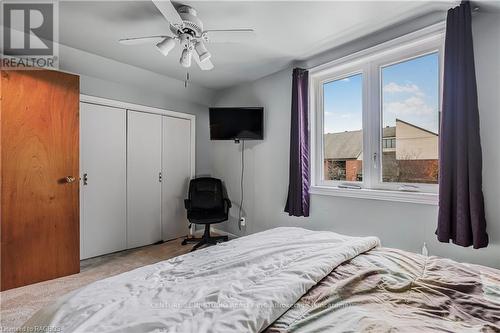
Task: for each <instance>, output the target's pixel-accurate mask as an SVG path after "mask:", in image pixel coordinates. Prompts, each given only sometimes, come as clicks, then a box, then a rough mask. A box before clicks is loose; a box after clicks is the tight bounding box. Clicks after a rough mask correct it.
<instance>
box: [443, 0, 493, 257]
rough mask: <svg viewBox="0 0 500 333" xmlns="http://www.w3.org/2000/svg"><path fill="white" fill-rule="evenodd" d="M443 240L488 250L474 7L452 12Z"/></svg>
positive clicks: (448, 45)
mask: <svg viewBox="0 0 500 333" xmlns="http://www.w3.org/2000/svg"><path fill="white" fill-rule="evenodd" d="M439 148H440V161H439V173H440V174H439V215H438V227H437V231H436V234H437V237H438V239H439V241H441V242H449V241H450V240H451V241H452V242H453V243H455V244H457V245H461V246H470V245H473V246H474V248H476V249H478V248H481V247H486V246H487V245H488V234H487V233H486V219H485V215H484V201H483V191H482V175H481V171H482V154H481V142H480V138H479V110H478V106H477V87H476V74H475V69H474V50H473V45H472V28H471V9H470V5H469V3H468V2H463V3H462V4H461V5H460V6H459V7H456V8H453V9H450V10H449V11H448V18H447V21H446V42H445V57H444V86H443V113H442V122H441V134H440V142H439Z"/></svg>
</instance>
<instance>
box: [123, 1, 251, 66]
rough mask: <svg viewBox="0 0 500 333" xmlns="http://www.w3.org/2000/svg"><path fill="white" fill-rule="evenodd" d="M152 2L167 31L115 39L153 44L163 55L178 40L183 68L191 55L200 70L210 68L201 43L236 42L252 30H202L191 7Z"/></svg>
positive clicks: (205, 51) (133, 43)
mask: <svg viewBox="0 0 500 333" xmlns="http://www.w3.org/2000/svg"><path fill="white" fill-rule="evenodd" d="M152 1H153V3H154V4H155V6H156V7H157V8H158V9H159V10H160V12H161V13H162V14H163V16H164V17H165V19H166V20H167V21H168V23H169V24H170V31H169V32H168V33H166V34H164V35H157V36H145V37H135V38H123V39H120V40H119V42H120V43H121V44H124V45H137V44H147V43H154V44H155V45H156V48H157V49H158V50H159V51H160V52H161V53H162V54H163V55H165V56H166V55H168V54H169V52H170V51H172V50H173V49H174V48H175V45H176V42H179V45H180V46H181V47H182V55H181V58H180V59H179V62H180V64H181V65H182V66H183V67H186V68H189V67H191V59H193V58H194V60H195V62H196V63H197V64H198V66H200V68H201V69H202V70H211V69H213V68H214V65H213V63H212V61H211V54H210V52H208V50H207V48H206V46H205V43H235V42H236V43H237V42H238V41H240V40H242V39H243V38H245V37H249V36H251V35H253V32H254V29H217V30H203V22H202V21H201V20H200V18H199V17H198V15H197V12H196V10H195V9H194V8H193V7H191V6H187V5H180V6H179V7H178V8H177V9H176V8H175V7H174V5H173V4H172V2H170V0H152Z"/></svg>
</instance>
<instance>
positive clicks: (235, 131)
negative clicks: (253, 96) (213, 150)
mask: <svg viewBox="0 0 500 333" xmlns="http://www.w3.org/2000/svg"><path fill="white" fill-rule="evenodd" d="M263 138H264V108H262V107H242V108H239V107H224V108H210V139H211V140H262V139H263Z"/></svg>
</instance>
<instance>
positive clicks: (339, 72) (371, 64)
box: [309, 24, 444, 205]
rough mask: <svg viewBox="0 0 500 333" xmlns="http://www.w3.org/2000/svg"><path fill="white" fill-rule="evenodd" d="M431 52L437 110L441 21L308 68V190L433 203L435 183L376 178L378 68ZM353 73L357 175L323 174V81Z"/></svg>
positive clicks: (379, 114) (379, 159)
mask: <svg viewBox="0 0 500 333" xmlns="http://www.w3.org/2000/svg"><path fill="white" fill-rule="evenodd" d="M435 52H438V57H439V60H438V64H439V79H438V80H439V81H438V89H439V97H438V98H439V102H438V112H440V111H441V102H442V80H443V55H444V25H442V24H439V25H435V26H431V27H428V28H426V29H422V30H420V31H417V32H415V33H412V34H409V35H406V36H403V37H399V38H396V39H394V40H391V41H389V42H386V43H383V44H380V45H378V46H375V47H372V48H369V49H366V50H363V51H360V52H357V53H355V54H353V55H349V56H346V57H343V58H341V59H339V60H336V61H333V62H331V63H327V64H325V65H321V66H318V67H316V68H313V69H311V70H310V80H309V82H310V83H309V91H310V94H309V96H310V99H309V106H310V108H309V110H310V119H311V125H310V135H311V140H310V142H311V164H312V165H311V166H312V167H311V170H312V173H311V187H310V193H312V194H320V195H335V196H345V197H355V198H368V199H379V200H390V201H400V202H411V203H423V204H432V205H437V199H438V198H437V193H438V189H439V188H438V185H437V184H422V183H389V182H383V181H382V156H383V155H382V151H383V138H382V126H383V123H382V122H383V118H382V116H383V114H382V112H383V110H382V102H383V100H382V99H383V98H382V69H383V68H384V67H387V66H390V65H392V64H397V63H401V62H404V61H408V60H411V59H415V58H418V57H421V56H425V55H428V54H432V53H435ZM355 74H362V75H363V84H362V87H363V93H362V96H363V101H362V106H363V120H362V124H363V181H361V182H349V181H333V180H324V175H323V171H324V168H323V163H324V162H323V156H324V155H323V154H324V150H323V139H324V133H323V129H324V127H323V120H324V119H323V118H324V110H323V84H324V83H328V82H331V81H335V80H338V79H342V78H345V77H348V76H351V75H355ZM340 184H350V185H358V186H360V187H361V188H360V189H344V188H339V185H340ZM404 185H410V186H418V192H408V191H404V190H402V189H403V188H402V186H404ZM406 189H408V187H406Z"/></svg>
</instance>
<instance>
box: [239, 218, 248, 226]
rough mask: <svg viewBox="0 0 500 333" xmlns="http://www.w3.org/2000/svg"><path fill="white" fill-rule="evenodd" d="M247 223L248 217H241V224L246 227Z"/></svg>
mask: <svg viewBox="0 0 500 333" xmlns="http://www.w3.org/2000/svg"><path fill="white" fill-rule="evenodd" d="M246 224H247V219H246V218H245V217H241V218H240V225H241V226H242V227H244V226H245V225H246Z"/></svg>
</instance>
